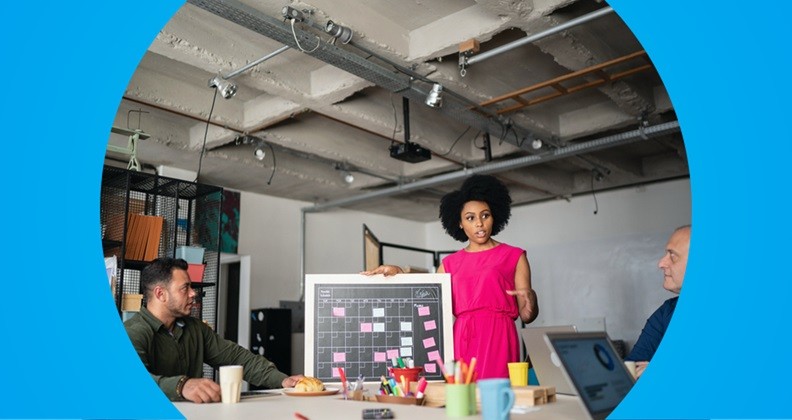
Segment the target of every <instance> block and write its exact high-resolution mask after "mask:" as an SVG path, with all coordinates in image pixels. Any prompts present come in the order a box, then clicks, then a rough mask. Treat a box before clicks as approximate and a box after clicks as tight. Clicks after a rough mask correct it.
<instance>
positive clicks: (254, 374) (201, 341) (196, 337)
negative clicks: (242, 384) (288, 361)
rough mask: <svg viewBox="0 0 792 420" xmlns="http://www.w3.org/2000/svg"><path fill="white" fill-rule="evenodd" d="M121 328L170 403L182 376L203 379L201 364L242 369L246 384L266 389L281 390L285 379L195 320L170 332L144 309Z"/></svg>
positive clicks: (177, 324)
mask: <svg viewBox="0 0 792 420" xmlns="http://www.w3.org/2000/svg"><path fill="white" fill-rule="evenodd" d="M124 327H125V328H126V332H127V334H128V335H129V339H130V340H131V341H132V345H133V346H134V347H135V350H136V351H137V353H138V356H140V360H141V361H142V362H143V365H144V366H145V367H146V369H147V370H148V371H149V373H150V374H151V378H152V379H154V381H155V382H157V385H159V387H160V389H162V392H164V393H165V395H167V397H168V398H170V399H171V400H172V401H175V400H178V399H179V397H178V395H176V384H177V383H178V382H179V379H181V377H182V376H184V375H186V376H187V377H188V378H202V377H203V364H204V363H206V364H208V365H209V366H212V367H213V368H219V367H220V366H224V365H243V366H244V372H245V373H244V378H245V380H246V381H248V382H249V383H251V384H253V385H256V386H262V387H265V388H281V387H282V386H283V385H282V382H283V380H284V379H286V377H287V376H288V375H286V374H285V373H283V372H281V371H279V370H278V369H277V368H276V367H275V364H273V363H272V362H270V361H269V360H267V359H266V358H265V357H264V356H260V355H257V354H254V353H253V352H251V351H250V350H247V349H245V348H244V347H242V346H240V345H238V344H237V343H234V342H233V341H229V340H226V339H224V338H222V337H220V336H219V335H217V333H215V332H214V331H213V330H212V329H211V328H210V327H209V326H208V325H206V324H204V323H203V322H202V321H200V320H198V319H196V318H192V317H187V318H179V319H177V320H176V322H175V323H174V324H173V331H172V332H169V331H168V330H167V329H166V328H165V326H164V325H163V324H162V322H161V321H160V320H159V319H157V318H156V317H155V316H154V315H152V313H151V312H149V310H148V309H146V308H145V307H144V308H141V309H140V312H138V313H137V314H135V315H134V316H133V317H132V318H130V319H128V320H127V321H126V322H124Z"/></svg>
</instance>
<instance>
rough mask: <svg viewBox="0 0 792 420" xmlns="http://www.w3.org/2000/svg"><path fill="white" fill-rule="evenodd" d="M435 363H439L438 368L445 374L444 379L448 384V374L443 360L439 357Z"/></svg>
mask: <svg viewBox="0 0 792 420" xmlns="http://www.w3.org/2000/svg"><path fill="white" fill-rule="evenodd" d="M435 362H437V367H439V368H440V373H442V374H443V377H444V378H445V379H446V382H448V373H447V372H446V368H445V365H444V364H443V359H441V358H439V357H438V358H437V360H435ZM449 383H450V382H449Z"/></svg>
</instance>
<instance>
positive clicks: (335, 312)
mask: <svg viewBox="0 0 792 420" xmlns="http://www.w3.org/2000/svg"><path fill="white" fill-rule="evenodd" d="M344 313H345V311H344V308H333V316H344Z"/></svg>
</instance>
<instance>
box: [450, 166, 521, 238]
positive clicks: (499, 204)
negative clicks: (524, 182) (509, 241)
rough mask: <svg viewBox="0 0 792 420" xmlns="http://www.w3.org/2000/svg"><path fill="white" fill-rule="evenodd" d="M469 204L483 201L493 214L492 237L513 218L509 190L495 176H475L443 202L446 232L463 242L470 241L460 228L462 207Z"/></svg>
mask: <svg viewBox="0 0 792 420" xmlns="http://www.w3.org/2000/svg"><path fill="white" fill-rule="evenodd" d="M468 201H483V202H485V203H487V205H488V206H489V208H490V211H492V221H493V223H492V236H495V235H497V234H498V233H500V232H501V231H502V230H503V228H504V227H506V224H507V223H509V217H510V216H511V203H512V200H511V196H510V195H509V189H508V188H506V186H505V185H503V183H502V182H501V181H500V180H498V178H495V177H494V176H492V175H473V176H471V177H470V178H468V179H466V180H465V182H464V183H463V184H462V186H461V187H460V188H459V190H456V191H452V192H450V193H448V194H446V195H444V196H443V198H442V199H441V200H440V221H441V223H442V224H443V228H444V229H445V231H446V232H447V233H448V234H449V235H450V236H451V237H452V238H454V239H456V240H457V241H460V242H465V241H466V240H468V237H467V235H465V231H464V230H463V229H462V228H460V227H459V222H460V220H462V215H461V213H462V208H463V207H465V203H467V202H468Z"/></svg>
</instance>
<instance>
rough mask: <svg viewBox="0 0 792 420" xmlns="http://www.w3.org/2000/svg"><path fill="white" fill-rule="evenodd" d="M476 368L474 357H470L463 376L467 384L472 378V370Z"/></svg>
mask: <svg viewBox="0 0 792 420" xmlns="http://www.w3.org/2000/svg"><path fill="white" fill-rule="evenodd" d="M475 368H476V358H475V357H471V358H470V366H468V372H467V377H466V378H465V383H466V384H469V383H470V381H471V380H472V379H473V370H474V369H475Z"/></svg>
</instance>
